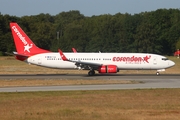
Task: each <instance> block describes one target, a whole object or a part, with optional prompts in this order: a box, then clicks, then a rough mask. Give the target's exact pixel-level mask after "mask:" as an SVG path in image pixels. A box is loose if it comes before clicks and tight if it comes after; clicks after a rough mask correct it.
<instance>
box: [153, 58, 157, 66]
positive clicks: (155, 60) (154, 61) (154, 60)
mask: <svg viewBox="0 0 180 120" xmlns="http://www.w3.org/2000/svg"><path fill="white" fill-rule="evenodd" d="M153 64H154V65H157V57H153Z"/></svg>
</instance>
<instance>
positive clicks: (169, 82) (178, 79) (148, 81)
mask: <svg viewBox="0 0 180 120" xmlns="http://www.w3.org/2000/svg"><path fill="white" fill-rule="evenodd" d="M5 79H7V80H15V79H26V80H28V79H58V80H70V79H71V80H135V81H140V82H139V83H137V84H104V85H68V86H37V87H2V88H0V92H30V91H74V90H115V89H117V90H118V89H151V88H180V74H162V75H159V76H156V75H155V74H113V75H95V76H87V75H83V74H25V75H24V74H18V75H2V74H1V75H0V80H5Z"/></svg>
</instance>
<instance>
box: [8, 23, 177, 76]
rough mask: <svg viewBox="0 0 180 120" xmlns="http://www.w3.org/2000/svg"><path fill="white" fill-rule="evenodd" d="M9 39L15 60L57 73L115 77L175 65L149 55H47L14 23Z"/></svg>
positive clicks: (165, 59)
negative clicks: (123, 72)
mask: <svg viewBox="0 0 180 120" xmlns="http://www.w3.org/2000/svg"><path fill="white" fill-rule="evenodd" d="M10 28H11V31H12V36H13V39H14V42H15V46H16V50H17V52H14V55H15V57H16V59H17V60H21V61H25V62H27V63H29V64H34V65H38V66H43V67H49V68H57V69H81V70H89V72H88V75H89V76H93V75H95V71H98V72H99V73H100V74H103V73H109V74H111V73H117V72H119V71H120V70H157V72H156V75H159V74H160V73H159V72H160V71H165V69H167V68H170V67H172V66H174V65H175V63H174V62H173V61H171V60H169V59H168V58H167V57H164V56H162V55H158V54H150V53H79V52H76V53H74V52H73V53H72V52H71V53H63V52H62V50H61V49H58V52H51V51H48V50H44V49H42V48H39V47H37V46H36V45H35V44H34V43H33V42H32V40H31V39H30V38H29V37H28V36H27V35H26V33H25V32H24V31H23V30H22V29H21V28H20V26H19V25H18V24H17V23H15V22H11V23H10Z"/></svg>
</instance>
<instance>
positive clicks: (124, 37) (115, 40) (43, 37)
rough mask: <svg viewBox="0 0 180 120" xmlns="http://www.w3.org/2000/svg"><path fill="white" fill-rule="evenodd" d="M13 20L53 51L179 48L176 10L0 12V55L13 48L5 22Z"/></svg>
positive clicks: (160, 50) (179, 12) (179, 26)
mask: <svg viewBox="0 0 180 120" xmlns="http://www.w3.org/2000/svg"><path fill="white" fill-rule="evenodd" d="M11 21H16V22H17V23H18V24H19V25H20V26H21V27H22V29H23V30H24V31H25V32H26V33H27V35H28V36H29V37H30V38H31V39H32V40H33V42H34V43H35V44H37V46H38V47H40V48H43V49H47V50H51V51H54V52H56V51H57V50H58V48H60V49H62V50H63V51H64V52H71V48H72V47H75V48H76V49H77V51H79V52H98V51H101V52H121V53H125V52H138V53H139V52H143V53H156V54H162V55H173V53H174V51H176V49H179V48H180V10H179V9H158V10H156V11H151V12H142V13H139V14H134V15H131V14H128V13H125V14H122V13H117V14H115V15H110V14H103V15H99V16H95V15H94V16H91V17H87V16H84V15H83V14H81V13H80V12H79V11H76V10H73V11H69V12H61V13H59V14H57V15H54V16H53V15H50V14H43V13H41V14H39V15H33V16H22V17H17V16H10V15H2V14H0V55H5V54H4V53H6V52H9V53H12V51H16V49H15V46H14V41H13V38H12V35H11V31H10V27H9V23H10V22H11Z"/></svg>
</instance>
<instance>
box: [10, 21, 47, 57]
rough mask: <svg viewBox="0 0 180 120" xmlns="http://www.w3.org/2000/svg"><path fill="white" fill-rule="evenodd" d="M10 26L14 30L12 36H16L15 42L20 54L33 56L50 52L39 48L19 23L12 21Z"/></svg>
mask: <svg viewBox="0 0 180 120" xmlns="http://www.w3.org/2000/svg"><path fill="white" fill-rule="evenodd" d="M10 28H11V31H12V36H13V38H14V43H15V45H16V50H17V53H18V54H21V55H25V56H31V55H35V54H40V53H47V52H50V51H47V50H43V49H41V48H38V47H37V46H36V45H35V44H34V43H33V42H32V40H31V39H30V38H29V37H28V36H27V35H26V33H25V32H24V31H23V30H22V29H21V28H20V26H19V25H18V24H17V23H15V22H11V23H10Z"/></svg>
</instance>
